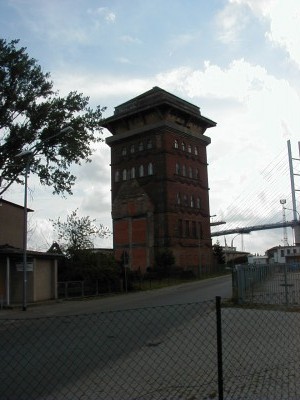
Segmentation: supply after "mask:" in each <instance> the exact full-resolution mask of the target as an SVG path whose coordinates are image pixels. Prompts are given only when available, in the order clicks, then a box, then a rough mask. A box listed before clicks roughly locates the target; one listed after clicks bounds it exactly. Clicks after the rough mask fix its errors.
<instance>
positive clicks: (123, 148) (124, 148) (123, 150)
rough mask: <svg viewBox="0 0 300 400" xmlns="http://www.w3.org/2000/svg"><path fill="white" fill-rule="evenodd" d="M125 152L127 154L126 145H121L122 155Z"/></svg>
mask: <svg viewBox="0 0 300 400" xmlns="http://www.w3.org/2000/svg"><path fill="white" fill-rule="evenodd" d="M126 154H127V149H126V147H122V156H126Z"/></svg>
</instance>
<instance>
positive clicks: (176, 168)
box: [175, 163, 180, 175]
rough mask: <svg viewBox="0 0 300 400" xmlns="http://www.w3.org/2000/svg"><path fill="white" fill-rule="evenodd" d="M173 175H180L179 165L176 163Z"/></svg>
mask: <svg viewBox="0 0 300 400" xmlns="http://www.w3.org/2000/svg"><path fill="white" fill-rule="evenodd" d="M175 173H176V174H177V175H179V174H180V165H179V164H178V163H176V166H175Z"/></svg>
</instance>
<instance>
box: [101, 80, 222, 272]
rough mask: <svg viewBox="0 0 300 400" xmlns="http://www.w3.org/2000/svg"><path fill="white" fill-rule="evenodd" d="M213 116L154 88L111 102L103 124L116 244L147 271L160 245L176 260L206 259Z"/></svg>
mask: <svg viewBox="0 0 300 400" xmlns="http://www.w3.org/2000/svg"><path fill="white" fill-rule="evenodd" d="M215 125H216V124H215V123H214V122H213V121H211V120H209V119H207V118H205V117H203V116H202V115H201V113H200V111H199V108H198V107H196V106H194V105H192V104H190V103H187V102H185V101H184V100H181V99H179V98H178V97H176V96H173V95H172V94H170V93H168V92H166V91H164V90H162V89H160V88H157V87H155V88H153V89H152V90H150V91H148V92H146V93H144V94H142V95H140V96H138V97H136V98H135V99H132V100H130V101H128V102H127V103H124V104H122V105H120V106H118V107H116V109H115V113H114V115H113V116H112V117H110V118H108V119H107V120H106V121H105V123H104V126H105V127H106V128H108V129H109V130H110V132H111V133H112V134H113V136H111V137H109V138H107V144H108V145H109V146H110V147H111V182H112V184H111V187H112V218H113V230H114V251H115V256H116V258H117V259H120V258H121V255H122V253H123V252H124V251H126V253H127V254H128V255H129V266H130V268H131V269H133V270H135V269H139V268H140V269H141V271H145V270H146V268H147V267H151V266H153V264H154V260H155V254H156V252H157V251H159V250H163V249H170V250H172V252H173V254H174V256H175V259H176V265H177V266H180V267H182V268H194V269H195V268H199V267H200V268H201V267H202V266H203V265H205V264H208V263H209V262H210V259H211V237H210V217H209V196H208V191H209V188H208V176H207V157H206V146H207V145H208V144H209V143H210V139H209V138H208V137H207V136H205V135H204V132H205V130H206V129H207V128H209V127H213V126H215Z"/></svg>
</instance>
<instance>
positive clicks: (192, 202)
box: [190, 196, 194, 207]
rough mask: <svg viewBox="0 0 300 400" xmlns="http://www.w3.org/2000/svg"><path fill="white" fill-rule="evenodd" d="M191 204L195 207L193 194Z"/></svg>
mask: <svg viewBox="0 0 300 400" xmlns="http://www.w3.org/2000/svg"><path fill="white" fill-rule="evenodd" d="M190 205H191V207H194V197H193V196H191V201H190Z"/></svg>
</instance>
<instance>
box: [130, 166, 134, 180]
mask: <svg viewBox="0 0 300 400" xmlns="http://www.w3.org/2000/svg"><path fill="white" fill-rule="evenodd" d="M130 176H131V179H134V178H135V168H134V167H132V168H131V170H130Z"/></svg>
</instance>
